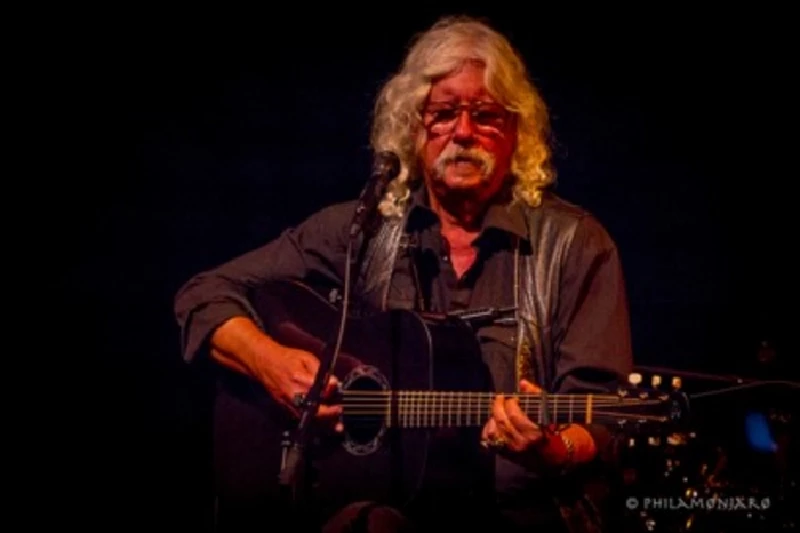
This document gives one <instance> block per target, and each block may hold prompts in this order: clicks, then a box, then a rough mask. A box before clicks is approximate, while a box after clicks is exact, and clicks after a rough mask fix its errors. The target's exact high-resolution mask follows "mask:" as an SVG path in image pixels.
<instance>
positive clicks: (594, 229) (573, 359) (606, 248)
mask: <svg viewBox="0 0 800 533" xmlns="http://www.w3.org/2000/svg"><path fill="white" fill-rule="evenodd" d="M553 338H554V342H555V355H556V360H555V387H554V388H555V390H557V391H558V392H599V393H602V392H612V393H613V392H615V391H616V389H617V387H618V385H619V384H620V382H621V381H624V380H625V379H626V378H627V376H628V374H629V373H630V372H631V371H632V367H633V354H632V342H631V330H630V318H629V306H628V300H627V294H626V289H625V279H624V275H623V270H622V265H621V260H620V256H619V253H618V250H617V247H616V245H615V243H614V242H613V240H612V239H611V237H610V236H609V235H608V233H607V231H606V230H605V229H604V228H603V227H602V226H601V224H600V223H599V222H598V221H597V220H596V219H595V218H593V217H592V216H591V215H585V216H583V217H582V218H581V220H580V222H579V224H578V226H577V228H576V230H575V234H574V237H573V240H572V244H571V246H570V250H569V252H568V253H567V256H566V261H565V264H564V265H563V270H562V280H561V284H560V295H559V301H558V313H557V320H556V321H555V330H554V331H553ZM587 429H588V430H589V432H590V433H591V434H592V436H593V437H594V440H595V444H596V446H597V449H598V456H599V458H600V459H605V460H611V459H613V458H614V457H615V456H616V453H615V450H616V445H617V444H618V443H617V442H615V441H616V439H615V438H613V431H612V428H610V427H608V426H605V425H601V424H589V425H588V427H587Z"/></svg>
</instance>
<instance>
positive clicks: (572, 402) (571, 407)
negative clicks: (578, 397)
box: [569, 395, 575, 424]
mask: <svg viewBox="0 0 800 533" xmlns="http://www.w3.org/2000/svg"><path fill="white" fill-rule="evenodd" d="M574 409H575V396H573V395H570V397H569V423H570V424H571V423H572V422H573V414H572V413H573V411H574Z"/></svg>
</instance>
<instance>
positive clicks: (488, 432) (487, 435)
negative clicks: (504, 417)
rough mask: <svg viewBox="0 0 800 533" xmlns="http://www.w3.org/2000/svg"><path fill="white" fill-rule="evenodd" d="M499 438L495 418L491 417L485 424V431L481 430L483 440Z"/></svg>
mask: <svg viewBox="0 0 800 533" xmlns="http://www.w3.org/2000/svg"><path fill="white" fill-rule="evenodd" d="M495 438H497V424H496V423H495V421H494V418H490V419H489V421H488V422H486V424H485V425H484V426H483V431H481V440H491V439H495Z"/></svg>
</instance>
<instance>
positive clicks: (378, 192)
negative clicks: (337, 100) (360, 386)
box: [278, 152, 400, 505]
mask: <svg viewBox="0 0 800 533" xmlns="http://www.w3.org/2000/svg"><path fill="white" fill-rule="evenodd" d="M399 173H400V158H399V157H397V155H396V154H394V153H393V152H380V153H378V154H377V155H376V157H375V162H374V164H373V170H372V174H371V175H370V178H369V180H368V181H367V185H366V186H365V187H364V189H363V190H362V191H361V194H360V196H359V198H358V204H357V206H356V210H355V213H354V214H353V219H352V223H351V225H350V238H349V239H348V244H347V253H346V258H345V265H344V270H345V274H344V281H343V284H344V287H343V290H342V310H341V318H340V322H339V327H338V328H337V331H336V333H335V339H331V342H328V343H327V344H326V345H325V346H324V348H323V349H322V352H321V353H320V355H319V359H320V364H319V368H318V370H317V375H316V376H315V379H314V383H313V384H312V385H311V389H310V390H309V391H308V394H306V395H305V398H304V403H303V406H302V410H301V413H300V420H299V422H298V424H297V427H296V428H295V435H294V439H293V442H292V443H291V445H290V446H289V449H288V451H287V453H286V457H285V460H284V464H283V468H282V469H281V472H280V474H279V476H278V477H279V483H280V485H281V486H283V487H284V488H288V489H289V490H290V492H291V493H293V494H294V497H293V499H294V500H297V499H298V498H297V495H296V493H297V487H296V481H297V470H298V469H299V467H300V463H301V462H302V460H303V455H304V451H305V449H306V447H307V445H308V442H309V441H310V439H311V430H310V427H311V421H312V419H313V418H314V417H315V416H316V414H317V412H318V411H319V406H320V402H321V400H322V392H323V391H324V390H325V386H326V385H327V383H328V381H329V379H330V376H331V375H332V374H333V369H334V367H335V365H336V359H337V358H338V356H339V352H340V351H341V348H342V342H343V340H344V333H345V325H346V322H347V315H348V307H349V301H350V285H351V277H352V276H351V270H352V263H353V242H354V240H355V237H356V236H357V235H358V234H359V233H360V232H361V230H362V229H363V227H364V225H365V223H366V222H367V220H369V218H370V217H371V216H372V214H373V213H374V211H375V209H376V207H377V206H378V203H379V202H380V199H381V197H382V196H383V192H384V191H385V190H386V186H387V185H388V184H389V182H390V181H391V180H393V179H394V178H395V177H396V176H397V175H398V174H399ZM294 503H295V505H296V504H297V502H294Z"/></svg>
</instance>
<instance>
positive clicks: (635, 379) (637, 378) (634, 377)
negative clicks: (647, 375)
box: [628, 372, 642, 387]
mask: <svg viewBox="0 0 800 533" xmlns="http://www.w3.org/2000/svg"><path fill="white" fill-rule="evenodd" d="M641 382H642V375H641V374H639V373H638V372H633V373H631V374H628V383H630V384H631V385H633V386H634V387H636V386H638V385H639V384H640V383H641Z"/></svg>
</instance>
